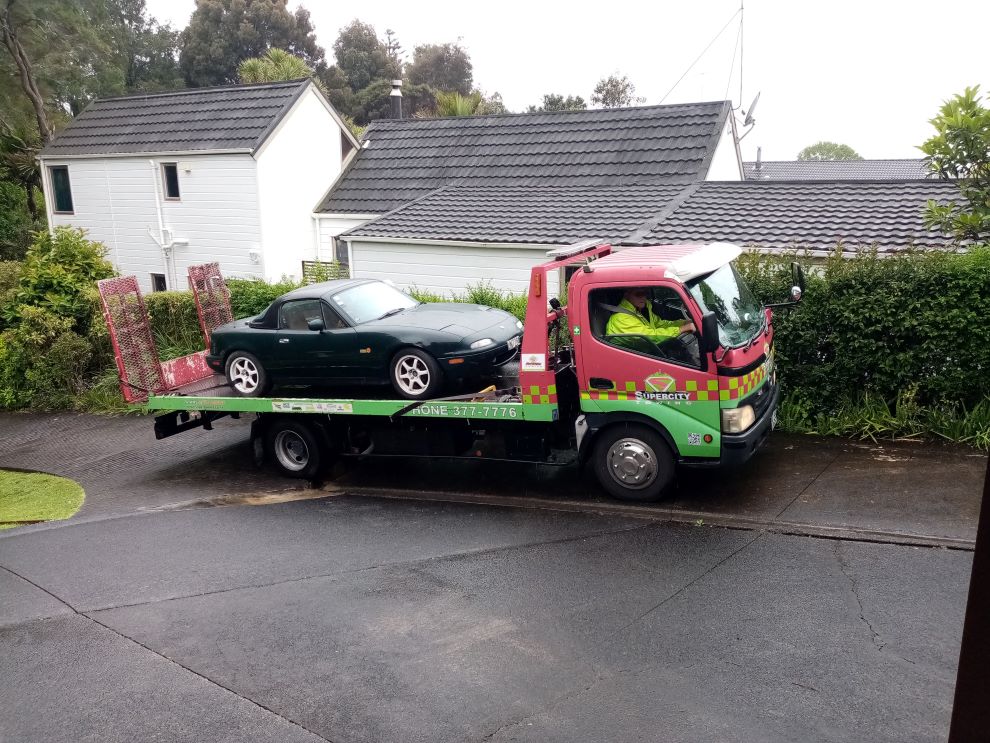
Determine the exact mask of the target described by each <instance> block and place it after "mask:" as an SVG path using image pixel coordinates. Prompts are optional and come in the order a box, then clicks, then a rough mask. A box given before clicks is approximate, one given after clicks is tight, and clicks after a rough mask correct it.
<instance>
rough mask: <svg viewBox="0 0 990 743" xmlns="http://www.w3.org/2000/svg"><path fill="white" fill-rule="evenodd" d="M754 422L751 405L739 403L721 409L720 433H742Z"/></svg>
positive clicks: (754, 416) (754, 415)
mask: <svg viewBox="0 0 990 743" xmlns="http://www.w3.org/2000/svg"><path fill="white" fill-rule="evenodd" d="M754 423H756V413H755V412H754V411H753V406H752V405H740V406H739V407H738V408H727V409H725V410H723V411H722V433H742V432H743V431H745V430H746V429H747V428H749V427H750V426H752V425H753V424H754Z"/></svg>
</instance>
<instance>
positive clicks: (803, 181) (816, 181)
mask: <svg viewBox="0 0 990 743" xmlns="http://www.w3.org/2000/svg"><path fill="white" fill-rule="evenodd" d="M955 182H956V179H954V178H810V179H809V178H762V179H761V178H747V179H746V180H742V181H705V183H718V184H726V183H747V184H759V185H760V186H765V185H767V184H773V183H779V184H781V185H790V186H794V185H812V186H814V185H822V184H828V183H842V184H846V183H863V184H877V183H886V184H891V183H896V184H905V183H919V184H921V183H923V184H929V185H930V184H932V183H955Z"/></svg>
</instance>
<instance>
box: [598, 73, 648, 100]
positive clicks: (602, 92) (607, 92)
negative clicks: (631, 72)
mask: <svg viewBox="0 0 990 743" xmlns="http://www.w3.org/2000/svg"><path fill="white" fill-rule="evenodd" d="M645 100H646V99H645V98H641V97H639V96H637V95H636V86H635V85H633V84H632V81H631V80H630V79H629V78H628V77H626V76H625V75H623V76H622V77H619V76H618V75H609V76H608V77H603V78H602V79H601V80H599V81H598V82H597V83H596V84H595V89H594V91H592V93H591V102H592V103H593V104H595V105H596V106H601V107H602V108H621V107H623V106H632V105H633V104H635V103H643V101H645Z"/></svg>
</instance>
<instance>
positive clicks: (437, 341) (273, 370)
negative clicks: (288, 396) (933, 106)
mask: <svg viewBox="0 0 990 743" xmlns="http://www.w3.org/2000/svg"><path fill="white" fill-rule="evenodd" d="M521 336H522V323H520V322H519V321H518V320H516V318H515V317H513V316H512V315H510V314H509V313H508V312H503V311H502V310H497V309H494V308H492V307H483V306H481V305H477V304H462V303H443V304H440V303H435V304H427V303H425V302H419V301H417V300H415V299H413V298H412V297H410V296H409V295H408V294H404V293H402V292H401V291H399V290H398V289H396V288H394V287H393V286H391V285H389V284H386V283H384V282H382V281H377V280H373V279H341V280H337V281H327V282H324V283H322V284H311V285H310V286H305V287H302V288H301V289H296V290H295V291H291V292H289V293H288V294H284V295H283V296H281V297H279V298H278V299H276V300H275V301H274V302H272V303H271V305H269V307H268V309H266V310H265V311H264V312H262V313H261V314H260V315H258V316H257V317H254V318H249V319H246V320H237V321H235V322H232V323H228V324H227V325H222V326H220V327H219V328H217V329H216V330H214V331H213V334H212V336H211V338H210V352H209V353H208V354H207V355H206V362H207V364H209V366H210V368H212V369H213V370H214V371H216V372H223V373H225V374H226V376H227V381H228V382H229V383H230V384H231V386H232V387H233V388H234V390H236V391H237V392H238V394H241V395H244V396H246V397H258V396H260V395H263V394H265V392H266V391H267V390H268V388H269V387H270V386H271V385H272V384H273V383H281V384H325V385H335V384H338V385H340V384H348V385H350V384H388V383H391V384H392V386H393V387H394V388H395V391H396V392H397V393H398V394H399V395H401V396H402V397H405V398H408V399H411V400H420V399H429V398H431V397H436V396H437V394H438V393H439V392H440V390H441V389H442V387H443V386H444V384H445V382H450V381H454V380H459V379H470V378H474V377H480V376H482V375H484V374H485V373H486V372H489V371H491V370H492V368H493V367H496V366H500V365H502V364H505V363H506V362H508V361H511V360H512V359H513V358H515V356H516V355H517V354H518V353H519V343H520V340H521Z"/></svg>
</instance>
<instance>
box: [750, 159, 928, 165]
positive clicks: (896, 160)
mask: <svg viewBox="0 0 990 743" xmlns="http://www.w3.org/2000/svg"><path fill="white" fill-rule="evenodd" d="M924 159H925V158H923V157H864V158H862V159H860V160H760V161H756V160H743V164H744V165H756V164H757V162H759V163H760V164H761V165H769V164H771V163H773V164H787V165H794V164H796V163H814V164H815V165H825V164H827V163H894V162H897V163H918V162H921V161H923V160H924Z"/></svg>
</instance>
